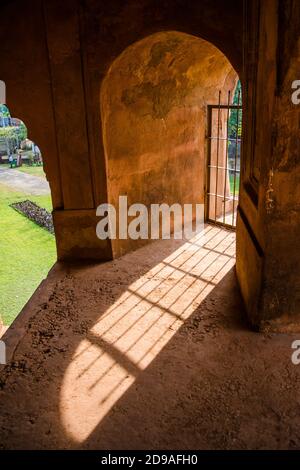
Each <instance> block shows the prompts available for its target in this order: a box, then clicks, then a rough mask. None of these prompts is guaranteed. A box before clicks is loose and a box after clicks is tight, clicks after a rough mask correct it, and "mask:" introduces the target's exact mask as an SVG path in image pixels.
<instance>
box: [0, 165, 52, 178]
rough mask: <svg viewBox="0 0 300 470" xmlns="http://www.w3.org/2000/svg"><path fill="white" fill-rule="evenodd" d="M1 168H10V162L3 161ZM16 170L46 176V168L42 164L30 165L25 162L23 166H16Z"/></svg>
mask: <svg viewBox="0 0 300 470" xmlns="http://www.w3.org/2000/svg"><path fill="white" fill-rule="evenodd" d="M0 168H10V165H9V164H8V163H2V164H1V167H0ZM14 169H15V170H18V171H22V172H23V173H28V174H29V175H34V176H40V177H41V178H46V175H45V173H44V169H43V167H42V166H28V165H26V163H23V165H22V166H19V167H17V168H14Z"/></svg>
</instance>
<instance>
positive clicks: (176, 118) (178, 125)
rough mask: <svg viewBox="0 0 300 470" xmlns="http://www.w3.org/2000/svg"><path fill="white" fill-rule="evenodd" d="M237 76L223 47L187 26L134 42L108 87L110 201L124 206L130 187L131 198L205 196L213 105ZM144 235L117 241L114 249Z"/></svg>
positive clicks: (104, 108) (104, 100)
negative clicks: (208, 126) (122, 199)
mask: <svg viewBox="0 0 300 470" xmlns="http://www.w3.org/2000/svg"><path fill="white" fill-rule="evenodd" d="M237 80H238V76H237V74H236V72H235V70H234V69H233V67H232V65H231V64H230V62H229V61H228V59H227V58H226V57H225V56H224V54H223V53H222V52H220V50H219V49H217V48H216V47H215V46H213V45H212V44H211V43H209V42H207V41H205V40H203V39H200V38H197V37H194V36H191V35H188V34H185V33H180V32H175V31H170V32H162V33H156V34H153V35H151V36H148V37H147V38H145V39H143V40H141V41H139V42H137V43H135V44H133V45H132V46H130V47H128V48H127V49H126V50H125V51H124V52H123V53H122V54H121V55H120V56H119V57H118V58H117V59H116V60H115V61H114V62H113V64H112V65H111V67H110V69H109V71H108V72H107V75H106V78H105V79H104V81H103V84H102V88H101V114H102V126H103V139H104V148H105V157H106V166H107V178H108V197H109V202H110V203H111V204H114V205H115V207H118V197H119V195H127V196H128V204H129V205H130V204H133V203H136V202H139V203H143V204H145V205H146V206H149V205H150V204H152V203H154V204H161V203H167V204H169V205H171V204H173V203H180V204H185V203H189V204H191V203H192V204H196V203H198V204H201V203H202V204H203V203H204V180H205V161H206V155H205V153H206V152H205V150H206V141H205V133H206V121H207V105H208V104H216V103H217V102H218V94H219V90H223V91H224V93H223V96H224V97H227V92H228V90H230V91H231V92H232V93H231V94H232V96H233V90H234V88H235V86H236V83H237ZM224 104H225V103H224ZM140 242H141V241H140ZM137 243H138V242H137V241H136V240H135V241H134V242H132V241H131V240H116V241H113V252H114V256H119V255H121V254H124V253H125V252H127V251H129V250H131V249H133V248H136V247H137ZM141 243H142V242H141ZM143 243H145V242H143Z"/></svg>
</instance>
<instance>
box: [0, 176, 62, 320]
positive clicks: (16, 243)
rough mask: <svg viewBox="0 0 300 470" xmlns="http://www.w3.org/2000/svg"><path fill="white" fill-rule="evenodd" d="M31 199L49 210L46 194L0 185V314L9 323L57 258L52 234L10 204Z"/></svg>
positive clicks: (48, 197)
mask: <svg viewBox="0 0 300 470" xmlns="http://www.w3.org/2000/svg"><path fill="white" fill-rule="evenodd" d="M24 199H30V200H31V201H34V202H36V203H37V204H38V205H40V206H41V207H44V208H45V209H47V210H48V211H51V199H50V195H49V196H28V195H26V194H23V193H20V192H16V191H14V190H12V189H11V188H8V187H7V186H4V185H2V184H0V216H1V219H0V220H1V222H0V317H1V319H2V321H3V323H4V324H5V325H10V324H11V323H12V322H13V320H14V319H15V318H16V316H17V315H18V313H19V312H20V311H21V309H22V307H23V306H24V305H25V303H26V302H27V300H28V299H29V298H30V297H31V295H32V294H33V292H34V291H35V289H36V288H37V287H38V285H39V284H40V282H41V281H42V279H44V278H45V277H46V275H47V273H48V271H49V270H50V268H51V267H52V266H53V264H54V263H55V261H56V249H55V239H54V236H53V235H51V234H50V233H49V232H47V231H46V230H45V229H43V228H41V227H39V226H38V225H36V224H35V223H33V222H31V221H30V220H28V219H27V218H26V217H25V216H23V215H21V214H19V213H18V212H16V211H15V210H14V209H12V208H11V207H9V204H11V203H12V202H17V201H22V200H24Z"/></svg>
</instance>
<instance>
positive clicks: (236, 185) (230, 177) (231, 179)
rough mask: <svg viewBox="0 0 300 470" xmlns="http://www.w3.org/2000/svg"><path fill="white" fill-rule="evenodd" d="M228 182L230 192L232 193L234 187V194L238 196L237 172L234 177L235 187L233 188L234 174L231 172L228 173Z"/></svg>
mask: <svg viewBox="0 0 300 470" xmlns="http://www.w3.org/2000/svg"><path fill="white" fill-rule="evenodd" d="M229 182H230V193H231V194H233V191H234V189H235V195H236V196H238V194H239V187H240V175H239V173H237V174H236V177H235V188H234V176H233V174H232V173H230V174H229Z"/></svg>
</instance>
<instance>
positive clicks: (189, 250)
mask: <svg viewBox="0 0 300 470" xmlns="http://www.w3.org/2000/svg"><path fill="white" fill-rule="evenodd" d="M159 243H163V241H160V242H157V243H156V244H155V245H153V246H154V249H158V248H159ZM234 264H235V233H234V232H232V231H228V230H225V229H223V228H220V227H217V226H211V225H208V226H206V227H205V230H204V231H203V232H202V233H200V234H198V235H197V236H195V237H194V238H193V239H191V240H190V241H187V242H186V243H184V244H183V245H182V246H181V247H180V248H179V249H177V250H176V251H174V252H173V253H172V254H171V255H170V256H168V257H167V258H165V259H164V260H163V261H161V262H160V263H159V264H157V265H156V266H155V267H154V268H152V269H151V270H149V271H148V272H147V273H146V274H144V275H143V276H141V277H140V278H139V279H138V280H137V281H135V282H134V283H133V284H131V285H130V286H129V288H128V289H127V290H126V292H124V294H123V295H121V296H120V297H119V299H118V300H117V301H116V302H115V303H114V304H113V305H112V306H111V307H109V308H108V309H107V311H106V312H105V314H104V315H102V316H101V317H100V318H99V321H98V322H97V323H96V324H95V325H94V326H93V328H91V330H90V331H89V332H88V334H87V336H86V338H85V339H83V340H82V341H81V343H80V345H79V347H78V348H77V351H76V353H75V354H74V356H73V360H72V362H71V363H70V365H69V367H68V369H67V371H66V374H65V377H64V381H63V385H62V390H61V401H60V407H61V418H62V422H63V425H64V428H65V430H66V431H67V432H68V434H69V435H70V436H71V437H72V439H74V441H75V442H77V443H78V442H83V441H84V440H85V439H87V438H88V437H89V435H90V434H91V433H92V431H93V430H94V429H95V428H96V426H97V425H98V424H99V423H100V422H101V420H102V419H103V418H104V417H105V416H106V415H107V413H108V412H109V411H110V410H111V409H112V408H113V406H115V405H116V403H117V401H118V400H119V399H120V397H121V396H122V395H123V394H124V393H125V392H126V390H128V388H129V387H130V386H131V385H132V384H133V383H134V381H135V380H136V378H137V377H138V375H139V374H140V373H141V372H142V371H143V370H144V369H145V368H146V367H147V366H148V365H149V364H150V363H151V362H152V361H153V360H154V359H155V358H156V356H157V355H158V354H159V353H160V351H161V350H162V349H163V347H164V346H165V345H166V344H167V343H168V341H169V340H170V339H171V338H172V337H173V336H174V334H175V333H176V332H177V331H178V329H179V328H180V326H181V325H182V324H183V323H184V321H185V320H186V319H187V318H189V316H190V315H191V314H192V313H193V312H194V311H195V310H196V309H197V307H199V305H200V304H201V302H202V301H203V300H204V299H205V297H206V296H207V295H208V294H209V293H210V292H211V291H212V290H213V289H214V287H215V286H216V285H217V284H218V283H219V282H220V281H221V280H222V279H223V277H224V276H225V275H226V274H227V273H228V271H229V270H230V269H231V268H232V266H233V265H234Z"/></svg>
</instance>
